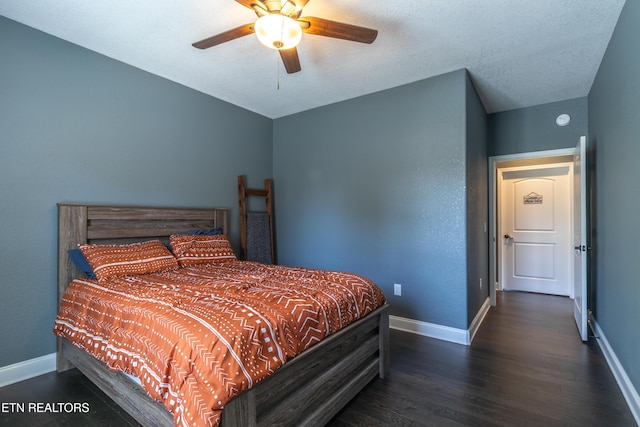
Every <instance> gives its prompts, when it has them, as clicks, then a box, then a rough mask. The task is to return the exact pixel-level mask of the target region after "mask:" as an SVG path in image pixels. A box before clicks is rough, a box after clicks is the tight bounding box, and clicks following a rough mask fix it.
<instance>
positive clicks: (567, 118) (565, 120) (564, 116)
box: [556, 114, 571, 126]
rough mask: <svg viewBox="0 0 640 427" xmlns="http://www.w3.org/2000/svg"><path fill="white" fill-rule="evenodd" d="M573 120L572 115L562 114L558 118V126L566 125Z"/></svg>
mask: <svg viewBox="0 0 640 427" xmlns="http://www.w3.org/2000/svg"><path fill="white" fill-rule="evenodd" d="M570 121H571V116H570V115H568V114H560V115H559V116H558V117H557V118H556V124H557V125H558V126H566V125H568V124H569V122H570Z"/></svg>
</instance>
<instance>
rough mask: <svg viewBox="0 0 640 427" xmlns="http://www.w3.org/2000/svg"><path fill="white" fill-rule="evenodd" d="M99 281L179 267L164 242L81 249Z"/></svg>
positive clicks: (90, 246)
mask: <svg viewBox="0 0 640 427" xmlns="http://www.w3.org/2000/svg"><path fill="white" fill-rule="evenodd" d="M78 247H79V248H80V250H81V251H82V254H83V255H84V257H85V258H86V259H87V261H88V262H89V265H90V266H91V268H92V269H93V272H94V273H95V275H96V277H97V278H98V280H104V279H107V278H109V277H117V276H128V275H131V274H145V273H154V272H156V271H163V270H172V269H176V268H178V267H179V265H178V261H177V260H176V259H175V257H174V256H173V255H172V254H171V252H169V249H168V248H167V247H166V246H165V245H164V244H163V243H162V242H161V241H160V240H149V241H147V242H140V243H131V244H128V245H92V244H81V245H78Z"/></svg>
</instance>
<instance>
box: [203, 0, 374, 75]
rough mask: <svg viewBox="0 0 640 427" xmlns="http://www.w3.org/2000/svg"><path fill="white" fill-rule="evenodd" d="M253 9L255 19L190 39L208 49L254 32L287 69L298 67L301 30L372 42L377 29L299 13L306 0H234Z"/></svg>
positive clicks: (291, 69)
mask: <svg viewBox="0 0 640 427" xmlns="http://www.w3.org/2000/svg"><path fill="white" fill-rule="evenodd" d="M236 1H237V2H238V3H240V4H241V5H243V6H245V7H247V8H249V9H252V10H253V11H254V12H255V13H256V15H258V20H257V21H256V22H255V23H251V24H245V25H241V26H239V27H236V28H233V29H231V30H228V31H225V32H223V33H220V34H216V35H215V36H212V37H208V38H206V39H204V40H200V41H199V42H196V43H193V46H194V47H197V48H198V49H207V48H210V47H213V46H216V45H219V44H222V43H225V42H228V41H231V40H234V39H237V38H240V37H243V36H246V35H248V34H252V33H256V35H257V36H258V40H260V42H261V43H262V44H264V45H265V46H267V47H270V48H272V49H277V50H278V51H279V52H280V57H281V58H282V62H283V64H284V67H285V69H286V70H287V73H289V74H292V73H297V72H298V71H300V70H301V67H300V58H299V57H298V50H297V49H296V46H297V45H298V43H299V42H300V39H301V37H302V33H303V32H304V33H307V34H313V35H317V36H324V37H333V38H336V39H343V40H350V41H354V42H360V43H367V44H370V43H373V41H374V40H375V39H376V37H377V36H378V31H377V30H372V29H369V28H364V27H358V26H355V25H351V24H345V23H342V22H336V21H330V20H328V19H323V18H315V17H312V16H306V17H300V15H301V14H302V9H303V8H304V7H305V6H306V5H307V3H308V2H309V0H236Z"/></svg>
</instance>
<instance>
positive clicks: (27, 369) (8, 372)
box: [0, 353, 56, 387]
mask: <svg viewBox="0 0 640 427" xmlns="http://www.w3.org/2000/svg"><path fill="white" fill-rule="evenodd" d="M55 370H56V354H55V353H51V354H47V355H45V356H40V357H36V358H35V359H30V360H25V361H23V362H18V363H14V364H13V365H8V366H3V367H0V387H4V386H7V385H9V384H13V383H17V382H20V381H24V380H28V379H29V378H33V377H37V376H38V375H43V374H46V373H48V372H51V371H55Z"/></svg>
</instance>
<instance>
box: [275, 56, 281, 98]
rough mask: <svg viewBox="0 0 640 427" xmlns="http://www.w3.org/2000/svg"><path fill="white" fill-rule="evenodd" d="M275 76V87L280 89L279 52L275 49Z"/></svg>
mask: <svg viewBox="0 0 640 427" xmlns="http://www.w3.org/2000/svg"><path fill="white" fill-rule="evenodd" d="M276 76H277V84H276V88H277V90H278V91H279V90H280V52H279V51H276Z"/></svg>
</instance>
